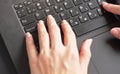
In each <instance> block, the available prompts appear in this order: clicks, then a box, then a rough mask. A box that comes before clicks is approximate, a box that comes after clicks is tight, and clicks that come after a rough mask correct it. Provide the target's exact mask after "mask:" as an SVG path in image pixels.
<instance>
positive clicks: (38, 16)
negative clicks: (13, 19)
mask: <svg viewBox="0 0 120 74" xmlns="http://www.w3.org/2000/svg"><path fill="white" fill-rule="evenodd" d="M35 17H36V19H37V20H38V21H39V20H44V19H45V18H46V15H45V13H44V12H43V11H40V12H37V13H35Z"/></svg>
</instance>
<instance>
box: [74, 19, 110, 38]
mask: <svg viewBox="0 0 120 74" xmlns="http://www.w3.org/2000/svg"><path fill="white" fill-rule="evenodd" d="M97 22H101V23H97ZM108 22H109V21H106V18H105V17H100V18H97V19H95V20H93V21H90V22H88V23H87V24H82V25H77V26H75V27H73V30H74V32H75V34H76V36H77V37H79V36H81V35H83V34H85V33H88V32H90V31H93V30H95V29H97V28H100V27H102V26H105V25H107V24H108Z"/></svg>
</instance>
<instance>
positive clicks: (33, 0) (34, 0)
mask: <svg viewBox="0 0 120 74" xmlns="http://www.w3.org/2000/svg"><path fill="white" fill-rule="evenodd" d="M37 1H40V0H32V2H37Z"/></svg>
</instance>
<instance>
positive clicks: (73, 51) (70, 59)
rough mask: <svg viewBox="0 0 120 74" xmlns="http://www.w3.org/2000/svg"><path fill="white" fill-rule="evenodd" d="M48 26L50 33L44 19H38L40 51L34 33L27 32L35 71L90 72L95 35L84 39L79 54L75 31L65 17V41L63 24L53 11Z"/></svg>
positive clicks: (35, 73) (45, 73)
mask: <svg viewBox="0 0 120 74" xmlns="http://www.w3.org/2000/svg"><path fill="white" fill-rule="evenodd" d="M47 27H48V32H49V33H48V32H47V30H46V28H45V24H44V22H43V21H40V22H39V23H38V37H39V45H40V53H38V52H37V50H36V47H35V44H34V40H33V37H32V35H31V34H30V33H27V34H26V47H27V53H28V58H29V64H30V70H31V74H87V70H88V64H89V61H90V58H91V52H90V47H91V44H92V39H88V40H86V41H84V42H83V44H82V46H81V49H80V54H79V53H78V48H77V44H76V37H75V34H74V32H73V31H72V29H71V27H70V25H69V24H68V23H67V22H66V21H65V20H63V21H62V24H61V27H62V31H63V34H64V41H63V43H62V39H61V33H60V28H59V27H58V25H57V24H56V21H55V19H54V18H53V17H52V16H51V15H49V16H48V18H47Z"/></svg>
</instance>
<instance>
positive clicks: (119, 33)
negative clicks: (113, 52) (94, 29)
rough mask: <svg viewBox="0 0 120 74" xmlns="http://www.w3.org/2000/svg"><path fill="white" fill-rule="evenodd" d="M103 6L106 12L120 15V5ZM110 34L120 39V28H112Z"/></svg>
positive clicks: (105, 4)
mask: <svg viewBox="0 0 120 74" xmlns="http://www.w3.org/2000/svg"><path fill="white" fill-rule="evenodd" d="M102 5H103V8H104V9H105V10H106V11H108V12H111V13H113V14H117V15H120V5H115V4H110V3H107V2H103V3H102ZM110 32H111V34H112V35H113V36H114V37H116V38H118V39H120V28H119V27H115V28H112V29H111V31H110Z"/></svg>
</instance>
